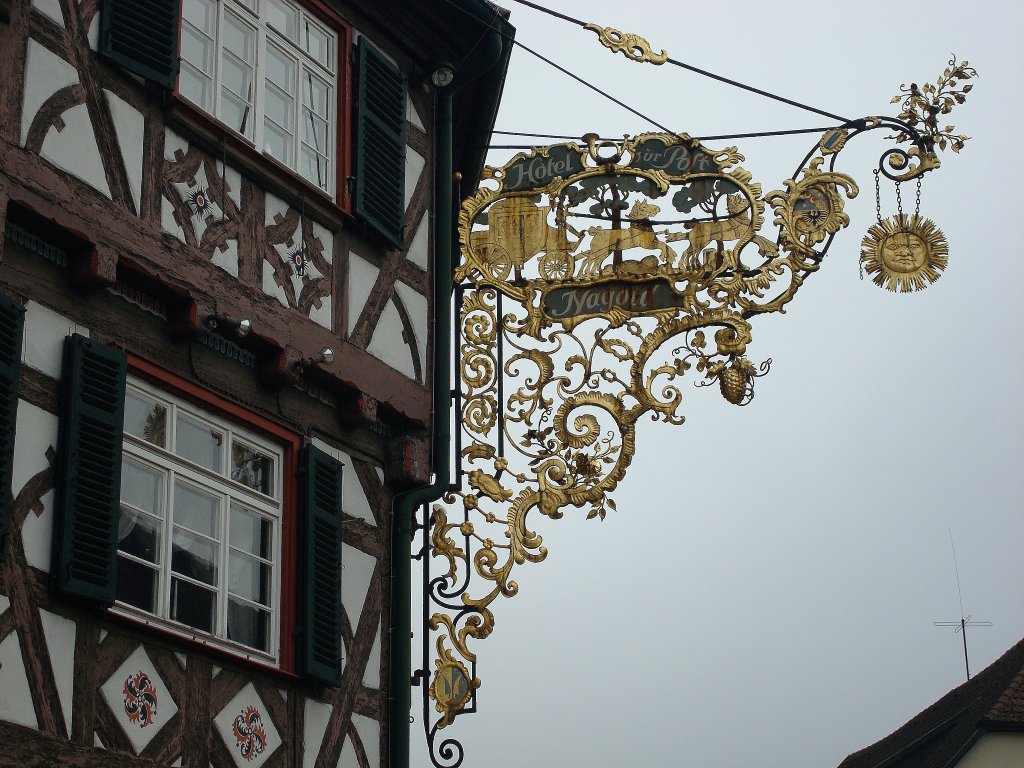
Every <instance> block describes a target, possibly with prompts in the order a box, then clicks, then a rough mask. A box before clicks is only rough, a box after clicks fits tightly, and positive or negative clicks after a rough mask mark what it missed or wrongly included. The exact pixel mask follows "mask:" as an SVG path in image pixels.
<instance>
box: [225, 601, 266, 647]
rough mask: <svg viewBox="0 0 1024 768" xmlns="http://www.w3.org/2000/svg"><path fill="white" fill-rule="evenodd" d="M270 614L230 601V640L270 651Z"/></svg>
mask: <svg viewBox="0 0 1024 768" xmlns="http://www.w3.org/2000/svg"><path fill="white" fill-rule="evenodd" d="M269 638H270V613H269V612H268V611H261V610H259V609H258V608H255V607H253V606H251V605H244V604H243V603H238V602H236V601H234V600H228V639H229V640H234V641H235V642H236V643H241V644H242V645H248V646H249V647H250V648H257V649H259V650H261V651H266V650H269V649H270V643H269Z"/></svg>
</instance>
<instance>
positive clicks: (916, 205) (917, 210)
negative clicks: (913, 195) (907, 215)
mask: <svg viewBox="0 0 1024 768" xmlns="http://www.w3.org/2000/svg"><path fill="white" fill-rule="evenodd" d="M920 214H921V177H920V176H918V177H917V199H916V200H915V201H914V215H915V216H919V215H920Z"/></svg>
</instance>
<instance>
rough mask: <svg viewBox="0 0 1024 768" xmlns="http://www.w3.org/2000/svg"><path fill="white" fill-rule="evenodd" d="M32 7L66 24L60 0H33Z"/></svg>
mask: <svg viewBox="0 0 1024 768" xmlns="http://www.w3.org/2000/svg"><path fill="white" fill-rule="evenodd" d="M32 7H33V8H35V9H36V10H37V11H40V12H41V13H43V14H45V15H46V16H49V17H50V18H51V19H52V20H53V21H55V22H57V23H58V24H60V25H61V26H62V27H63V26H64V14H63V13H61V11H60V0H32Z"/></svg>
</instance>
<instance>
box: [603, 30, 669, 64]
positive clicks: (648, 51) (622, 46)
mask: <svg viewBox="0 0 1024 768" xmlns="http://www.w3.org/2000/svg"><path fill="white" fill-rule="evenodd" d="M583 28H584V29H589V30H590V31H591V32H595V33H597V36H598V37H599V38H600V40H601V45H603V46H604V47H605V48H607V49H609V50H610V51H611V52H612V53H621V54H623V55H624V56H626V57H627V58H630V59H632V60H633V61H639V62H641V63H643V62H650V63H651V64H664V63H665V62H666V61H668V51H666V50H665V49H664V48H662V49H661V53H655V52H654V49H653V48H651V44H650V43H649V42H647V40H646V39H644V38H643V37H641V36H640V35H637V34H634V33H632V32H620V31H619V30H617V29H613V28H612V27H602V26H600V25H599V24H584V25H583Z"/></svg>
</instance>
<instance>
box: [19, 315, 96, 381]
mask: <svg viewBox="0 0 1024 768" xmlns="http://www.w3.org/2000/svg"><path fill="white" fill-rule="evenodd" d="M72 333H79V334H81V335H82V336H88V335H89V329H88V328H86V327H85V326H82V325H78V324H77V323H76V322H74V321H73V320H71V319H70V318H67V317H64V316H63V315H60V314H58V313H56V312H54V311H53V310H52V309H50V308H49V307H47V306H45V305H43V304H40V303H38V302H35V301H29V302H27V303H26V304H25V336H24V340H23V343H22V347H21V362H22V363H24V364H25V365H27V366H29V367H30V368H35V369H36V370H37V371H40V372H41V373H45V374H46V375H47V376H52V377H53V378H60V368H61V362H62V360H63V355H64V337H65V336H68V335H69V334H72Z"/></svg>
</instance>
